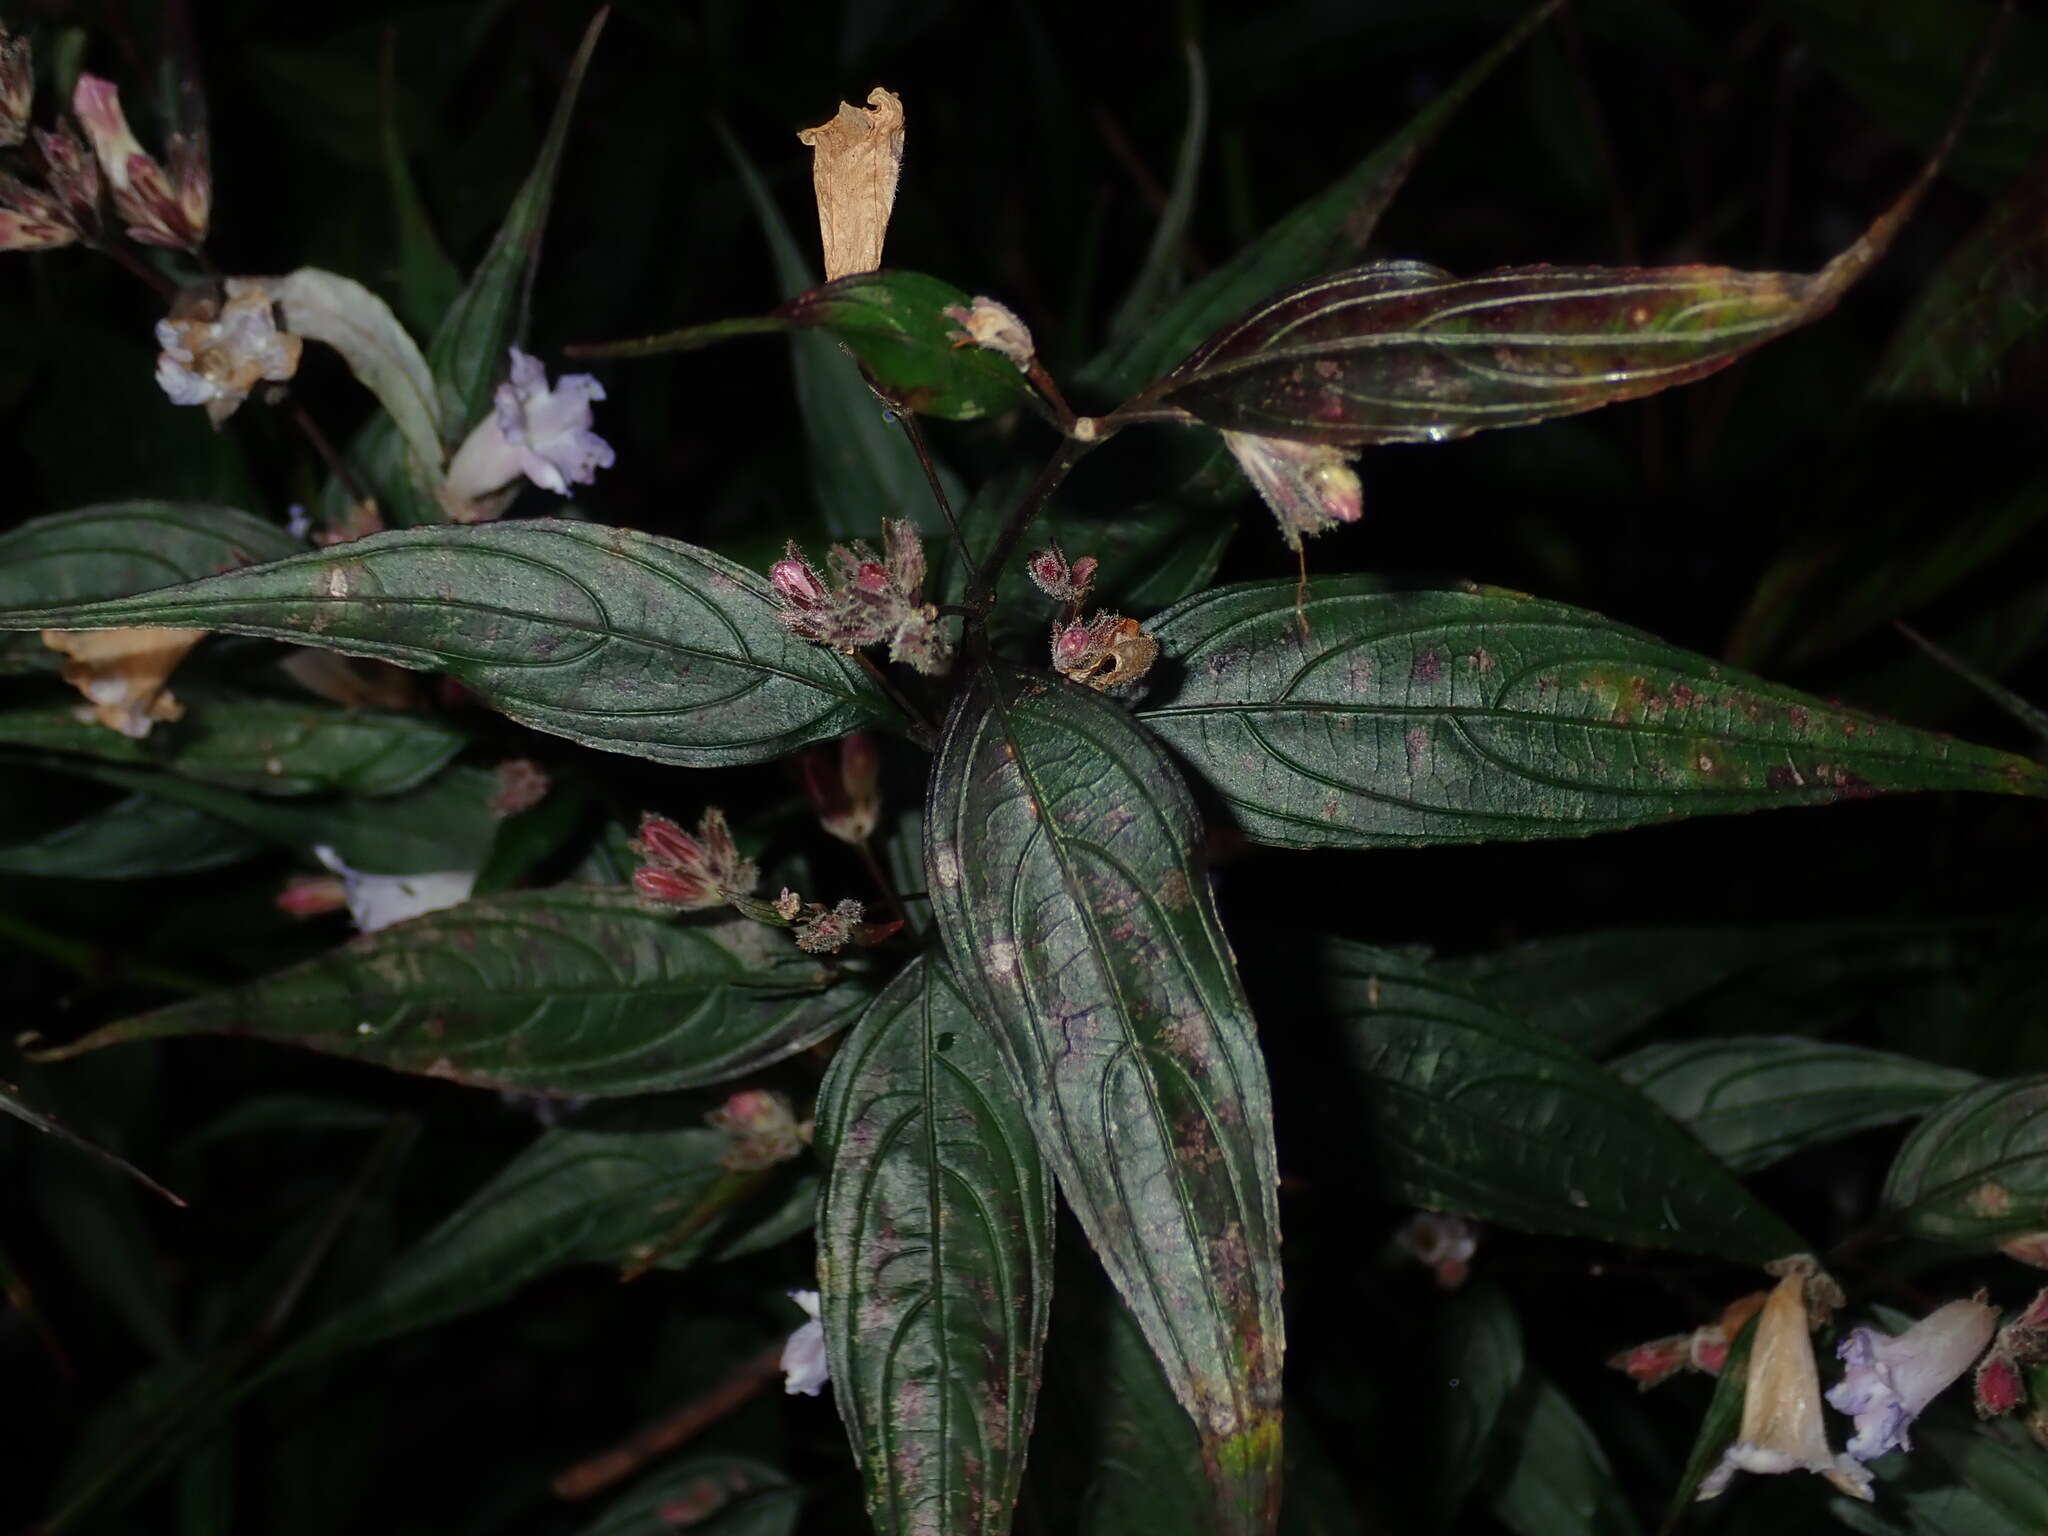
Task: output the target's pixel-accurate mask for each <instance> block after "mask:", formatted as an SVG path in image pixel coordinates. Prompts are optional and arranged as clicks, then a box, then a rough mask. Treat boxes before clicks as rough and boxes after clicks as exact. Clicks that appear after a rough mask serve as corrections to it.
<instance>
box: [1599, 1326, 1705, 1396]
mask: <svg viewBox="0 0 2048 1536" xmlns="http://www.w3.org/2000/svg"><path fill="white" fill-rule="evenodd" d="M1692 1342H1693V1335H1692V1334H1689V1333H1673V1334H1667V1335H1666V1336H1665V1337H1663V1338H1661V1339H1651V1340H1650V1341H1649V1342H1648V1343H1646V1344H1637V1345H1635V1346H1634V1347H1633V1348H1630V1349H1625V1350H1623V1351H1622V1352H1621V1353H1620V1354H1618V1355H1610V1356H1609V1357H1608V1360H1607V1364H1608V1365H1609V1367H1610V1368H1612V1369H1614V1370H1617V1371H1620V1372H1621V1373H1622V1374H1623V1375H1624V1376H1626V1377H1628V1379H1629V1380H1630V1381H1632V1382H1634V1383H1635V1384H1636V1390H1637V1391H1639V1392H1647V1391H1649V1390H1650V1388H1652V1387H1654V1386H1657V1385H1658V1384H1659V1383H1661V1382H1665V1381H1668V1380H1670V1379H1671V1378H1672V1377H1673V1376H1676V1375H1677V1374H1678V1373H1679V1372H1680V1371H1682V1370H1685V1369H1687V1368H1688V1367H1689V1366H1691V1364H1692Z"/></svg>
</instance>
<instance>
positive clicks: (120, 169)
mask: <svg viewBox="0 0 2048 1536" xmlns="http://www.w3.org/2000/svg"><path fill="white" fill-rule="evenodd" d="M71 110H72V111H74V112H75V113H77V114H78V121H79V123H80V124H81V125H83V127H84V128H85V135H86V137H87V138H89V139H90V140H92V147H93V152H94V153H95V154H97V155H98V156H99V160H100V168H101V169H102V170H104V171H105V172H106V176H107V186H108V189H109V190H110V191H111V192H112V193H113V198H114V211H115V212H117V213H119V214H120V215H121V217H122V218H123V219H125V220H127V221H128V235H129V238H130V239H133V240H137V241H140V242H141V243H143V244H144V245H163V246H173V247H178V248H182V249H187V250H196V249H197V248H198V247H199V246H200V244H201V243H202V242H203V241H204V240H205V238H206V218H207V211H208V210H207V205H208V203H209V202H210V200H211V184H210V181H209V179H208V177H207V174H206V168H205V158H206V152H205V146H204V145H203V144H201V143H199V142H197V141H180V142H177V143H174V145H173V150H174V152H175V155H176V162H175V164H176V169H177V173H178V185H177V186H173V184H172V178H170V177H168V176H166V175H165V174H164V170H163V167H162V166H160V165H158V164H157V163H156V161H155V160H153V159H151V158H150V156H149V154H148V152H147V151H145V150H144V149H143V147H142V146H141V144H139V143H137V142H136V138H135V135H134V134H133V133H132V132H130V131H129V128H128V119H127V116H126V115H125V114H124V113H123V112H122V111H121V93H120V90H119V88H118V87H116V86H115V84H114V83H113V82H112V81H111V80H102V79H101V78H100V77H99V76H97V75H80V76H79V77H78V87H77V89H76V90H75V91H74V92H73V93H72V97H71Z"/></svg>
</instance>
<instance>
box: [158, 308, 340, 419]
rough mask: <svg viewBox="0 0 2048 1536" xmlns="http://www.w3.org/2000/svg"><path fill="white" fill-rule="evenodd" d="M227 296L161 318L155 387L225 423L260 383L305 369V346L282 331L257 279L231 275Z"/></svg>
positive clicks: (176, 402) (278, 381)
mask: <svg viewBox="0 0 2048 1536" xmlns="http://www.w3.org/2000/svg"><path fill="white" fill-rule="evenodd" d="M226 290H227V294H228V299H227V302H226V303H225V304H220V305H216V304H215V303H214V302H213V301H212V300H211V299H204V300H199V301H197V302H194V303H191V304H186V305H181V306H180V307H179V308H178V309H174V310H173V311H172V312H171V314H170V315H169V316H167V317H166V318H164V319H162V320H159V321H157V323H156V343H157V345H158V346H159V347H161V348H162V349H163V350H162V351H161V352H159V353H158V354H157V359H156V382H157V387H158V388H159V389H161V390H162V391H163V392H164V394H165V395H166V396H168V397H169V399H170V402H171V403H172V404H173V405H203V406H205V407H206V418H207V420H209V421H211V422H212V423H213V424H214V425H215V426H219V425H220V424H221V423H222V422H224V421H226V420H227V419H228V418H229V417H230V416H232V415H234V414H235V412H236V411H237V410H238V409H240V407H241V404H242V402H243V401H244V400H246V399H248V398H249V394H250V391H252V390H253V389H255V387H256V386H257V385H258V384H261V383H266V382H268V383H273V384H281V383H283V382H284V381H286V380H287V379H289V378H291V377H292V376H293V375H294V374H295V373H297V372H298V371H299V356H300V353H301V351H302V350H303V347H304V343H303V342H302V341H301V340H300V339H299V338H298V337H297V336H294V335H292V334H291V332H289V331H282V330H279V329H278V325H277V308H276V306H275V305H274V304H273V303H272V302H271V297H270V293H269V291H268V290H267V289H266V288H265V287H264V286H263V285H262V284H261V283H259V282H257V281H256V280H255V279H254V278H240V277H231V278H229V279H228V280H227V284H226Z"/></svg>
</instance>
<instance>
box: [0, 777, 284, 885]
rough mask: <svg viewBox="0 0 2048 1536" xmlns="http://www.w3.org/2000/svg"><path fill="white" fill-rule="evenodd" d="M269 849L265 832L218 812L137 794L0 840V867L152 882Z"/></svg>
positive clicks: (63, 876)
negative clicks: (27, 835)
mask: <svg viewBox="0 0 2048 1536" xmlns="http://www.w3.org/2000/svg"><path fill="white" fill-rule="evenodd" d="M263 847H264V839H263V838H261V837H259V836H257V835H256V834H254V833H252V832H248V831H245V830H243V829H242V828H240V827H237V826H235V825H234V824H232V823H231V822H226V821H222V820H221V819H220V818H219V817H217V816H209V815H208V814H207V813H206V812H204V811H201V810H198V809H196V808H194V807H192V806H187V805H179V804H176V803H174V802H172V801H168V800H161V799H158V798H157V797H156V796H154V795H141V794H136V795H127V796H124V797H123V798H122V799H119V800H116V801H115V802H114V803H113V804H111V805H109V806H107V807H105V808H104V809H103V810H98V811H94V812H93V813H92V814H91V815H88V816H81V817H80V818H79V819H78V820H76V821H73V822H67V823H66V824H65V825H64V826H61V827H57V828H55V829H54V830H52V831H49V832H45V833H43V834H42V835H41V836H39V837H31V838H24V839H22V840H21V841H19V842H14V843H6V844H0V873H6V874H10V875H46V876H52V877H55V878H58V879H64V880H146V879H149V878H150V877H152V876H156V875H186V874H193V873H196V872H197V871H199V870H204V869H218V868H220V867H221V866H222V865H223V864H233V863H236V862H237V861H239V860H241V859H246V858H248V857H250V856H251V855H252V854H255V853H258V852H260V851H261V850H262V848H263Z"/></svg>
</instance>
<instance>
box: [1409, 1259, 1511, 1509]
mask: <svg viewBox="0 0 2048 1536" xmlns="http://www.w3.org/2000/svg"><path fill="white" fill-rule="evenodd" d="M1431 1336H1432V1340H1433V1343H1434V1349H1433V1351H1432V1367H1433V1369H1432V1371H1431V1382H1432V1384H1433V1385H1434V1384H1436V1383H1441V1384H1442V1385H1441V1386H1438V1389H1437V1390H1436V1391H1435V1392H1433V1393H1431V1394H1430V1396H1429V1398H1428V1402H1429V1405H1430V1411H1431V1419H1432V1423H1431V1426H1430V1427H1431V1429H1432V1431H1433V1434H1432V1435H1431V1439H1430V1449H1431V1452H1432V1454H1431V1457H1430V1477H1429V1485H1428V1487H1427V1488H1426V1489H1425V1490H1424V1491H1425V1494H1426V1496H1427V1500H1428V1503H1429V1506H1430V1508H1431V1509H1432V1510H1433V1511H1434V1512H1435V1514H1436V1516H1437V1526H1438V1528H1439V1529H1442V1530H1449V1529H1450V1528H1451V1526H1452V1524H1453V1523H1454V1522H1455V1521H1456V1520H1457V1518H1458V1512H1459V1511H1460V1510H1461V1509H1463V1508H1464V1507H1465V1501H1466V1499H1467V1498H1468V1497H1470V1495H1471V1493H1472V1489H1473V1487H1474V1486H1475V1485H1476V1484H1477V1483H1478V1481H1479V1475H1480V1473H1481V1472H1482V1471H1484V1470H1485V1467H1486V1463H1487V1461H1488V1459H1489V1452H1490V1449H1491V1447H1492V1444H1493V1438H1494V1430H1495V1428H1496V1427H1497V1426H1498V1425H1499V1423H1500V1418H1501V1414H1502V1413H1503V1412H1505V1411H1506V1410H1507V1409H1508V1408H1509V1405H1510V1404H1511V1403H1512V1402H1513V1400H1514V1398H1515V1394H1516V1389H1517V1388H1518V1387H1519V1386H1520V1385H1521V1381H1522V1329H1521V1325H1520V1324H1519V1323H1518V1322H1516V1320H1515V1310H1514V1308H1513V1307H1512V1306H1510V1305H1509V1304H1508V1301H1507V1298H1506V1297H1504V1296H1503V1295H1501V1293H1500V1292H1499V1291H1498V1290H1495V1289H1494V1288H1493V1287H1492V1286H1489V1285H1478V1286H1474V1287H1472V1288H1471V1289H1470V1290H1467V1291H1466V1292H1464V1293H1463V1294H1462V1295H1460V1296H1457V1297H1455V1298H1454V1299H1452V1300H1451V1301H1449V1302H1447V1303H1446V1304H1445V1306H1444V1308H1443V1312H1442V1314H1441V1315H1440V1318H1439V1319H1438V1320H1437V1321H1436V1322H1435V1323H1434V1324H1433V1326H1432V1329H1431Z"/></svg>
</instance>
